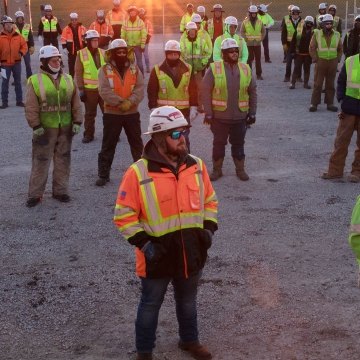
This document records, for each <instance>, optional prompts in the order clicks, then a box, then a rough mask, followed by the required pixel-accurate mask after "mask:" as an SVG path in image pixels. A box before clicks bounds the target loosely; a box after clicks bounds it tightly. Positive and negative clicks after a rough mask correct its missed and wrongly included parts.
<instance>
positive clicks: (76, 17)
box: [70, 12, 79, 19]
mask: <svg viewBox="0 0 360 360" xmlns="http://www.w3.org/2000/svg"><path fill="white" fill-rule="evenodd" d="M78 18H79V15H78V14H77V13H75V12H72V13H70V19H78Z"/></svg>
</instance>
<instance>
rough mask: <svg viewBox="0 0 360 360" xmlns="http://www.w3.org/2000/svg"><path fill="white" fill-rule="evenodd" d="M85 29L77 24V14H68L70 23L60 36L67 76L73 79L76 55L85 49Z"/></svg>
mask: <svg viewBox="0 0 360 360" xmlns="http://www.w3.org/2000/svg"><path fill="white" fill-rule="evenodd" d="M85 33H86V28H85V26H83V25H82V24H81V23H80V22H79V16H78V14H77V13H75V12H72V13H71V14H70V23H69V24H68V25H66V26H65V27H64V29H63V31H62V34H61V45H62V48H63V53H64V54H65V55H67V57H68V65H69V74H70V75H71V76H72V77H74V74H75V60H76V54H77V52H78V51H79V50H80V49H83V48H84V47H85V41H84V36H85Z"/></svg>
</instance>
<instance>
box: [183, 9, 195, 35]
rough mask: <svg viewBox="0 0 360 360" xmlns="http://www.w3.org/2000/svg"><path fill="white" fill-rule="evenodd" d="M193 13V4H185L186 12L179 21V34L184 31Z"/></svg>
mask: <svg viewBox="0 0 360 360" xmlns="http://www.w3.org/2000/svg"><path fill="white" fill-rule="evenodd" d="M193 13H194V5H193V4H190V3H189V4H187V5H186V12H185V14H184V15H183V16H182V18H181V21H180V34H182V33H183V32H184V31H185V30H186V24H187V23H188V22H189V21H191V17H192V15H193Z"/></svg>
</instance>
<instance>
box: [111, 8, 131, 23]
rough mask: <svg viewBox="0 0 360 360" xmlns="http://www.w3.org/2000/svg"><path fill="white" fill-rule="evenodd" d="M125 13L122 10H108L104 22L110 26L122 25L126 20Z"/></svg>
mask: <svg viewBox="0 0 360 360" xmlns="http://www.w3.org/2000/svg"><path fill="white" fill-rule="evenodd" d="M126 16H127V14H126V12H125V11H123V10H119V11H113V10H110V11H109V12H108V13H107V14H106V20H107V21H108V22H109V23H110V25H122V24H123V23H124V21H125V19H126Z"/></svg>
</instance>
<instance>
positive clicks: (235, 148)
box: [210, 119, 246, 161]
mask: <svg viewBox="0 0 360 360" xmlns="http://www.w3.org/2000/svg"><path fill="white" fill-rule="evenodd" d="M210 129H211V132H212V133H213V135H214V139H213V151H212V157H213V160H215V161H216V160H219V159H223V158H224V157H225V147H226V145H227V143H228V140H229V143H230V144H231V156H232V157H234V158H235V159H238V160H242V159H244V158H245V151H244V145H245V134H246V123H245V119H242V120H237V121H236V122H232V123H228V122H224V120H220V119H214V120H213V121H212V123H211V126H210Z"/></svg>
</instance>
